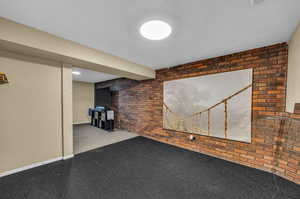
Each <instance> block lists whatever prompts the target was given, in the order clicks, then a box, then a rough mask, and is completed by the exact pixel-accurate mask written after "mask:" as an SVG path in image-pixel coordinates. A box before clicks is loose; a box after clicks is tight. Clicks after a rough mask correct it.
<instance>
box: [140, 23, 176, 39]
mask: <svg viewBox="0 0 300 199" xmlns="http://www.w3.org/2000/svg"><path fill="white" fill-rule="evenodd" d="M171 33H172V28H171V26H170V25H169V24H168V23H166V22H164V21H160V20H152V21H147V22H145V23H144V24H143V25H142V26H141V27H140V34H141V35H142V36H143V37H145V38H146V39H150V40H162V39H165V38H167V37H169V36H170V35H171Z"/></svg>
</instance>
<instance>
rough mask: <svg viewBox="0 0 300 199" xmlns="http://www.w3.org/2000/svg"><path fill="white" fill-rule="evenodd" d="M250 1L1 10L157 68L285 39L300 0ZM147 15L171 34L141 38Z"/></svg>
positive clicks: (12, 1)
mask: <svg viewBox="0 0 300 199" xmlns="http://www.w3.org/2000/svg"><path fill="white" fill-rule="evenodd" d="M252 1H253V0H185V1H184V0H89V1H74V0H51V1H50V0H49V1H41V0H26V1H24V0H1V1H0V15H1V16H2V17H5V18H8V19H11V20H14V21H16V22H19V23H23V24H26V25H29V26H32V27H35V28H38V29H40V30H43V31H47V32H49V33H52V34H55V35H58V36H60V37H63V38H66V39H70V40H72V41H75V42H79V43H81V44H84V45H87V46H90V47H93V48H96V49H99V50H102V51H104V52H108V53H111V54H113V55H116V56H119V57H122V58H125V59H128V60H130V61H133V62H136V63H139V64H143V65H146V66H150V67H152V68H155V69H158V68H164V67H169V66H174V65H178V64H183V63H187V62H191V61H196V60H200V59H204V58H210V57H216V56H220V55H225V54H230V53H233V52H238V51H242V50H247V49H251V48H256V47H262V46H266V45H271V44H274V43H279V42H286V41H288V40H289V38H290V37H291V34H292V32H293V31H294V29H295V27H296V25H297V24H298V22H299V20H300V11H299V10H300V0H264V1H263V2H262V3H259V4H257V5H254V6H253V5H252V3H251V2H252ZM255 1H257V2H260V1H261V0H259V1H258V0H255ZM149 19H161V20H165V21H167V22H169V23H170V24H171V26H172V29H173V33H172V35H171V36H170V37H169V38H167V39H165V40H162V41H150V40H146V39H144V38H143V37H142V36H140V35H139V26H140V25H141V23H143V22H144V21H146V20H149Z"/></svg>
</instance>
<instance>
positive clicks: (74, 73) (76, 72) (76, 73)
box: [72, 71, 81, 75]
mask: <svg viewBox="0 0 300 199" xmlns="http://www.w3.org/2000/svg"><path fill="white" fill-rule="evenodd" d="M72 74H73V75H80V74H81V73H80V72H79V71H72Z"/></svg>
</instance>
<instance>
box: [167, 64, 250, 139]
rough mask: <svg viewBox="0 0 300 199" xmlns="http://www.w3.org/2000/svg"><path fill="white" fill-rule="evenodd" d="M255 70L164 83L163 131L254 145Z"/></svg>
mask: <svg viewBox="0 0 300 199" xmlns="http://www.w3.org/2000/svg"><path fill="white" fill-rule="evenodd" d="M251 106H252V69H246V70H239V71H232V72H225V73H217V74H211V75H205V76H198V77H193V78H185V79H179V80H172V81H166V82H164V102H163V127H164V128H165V129H169V130H175V131H182V132H187V133H193V134H200V135H206V136H212V137H218V138H224V139H230V140H236V141H242V142H251V118H252V111H251Z"/></svg>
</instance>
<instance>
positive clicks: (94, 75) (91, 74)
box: [72, 67, 119, 83]
mask: <svg viewBox="0 0 300 199" xmlns="http://www.w3.org/2000/svg"><path fill="white" fill-rule="evenodd" d="M72 71H76V72H80V75H74V74H73V80H74V81H80V82H89V83H96V82H101V81H106V80H110V79H116V78H119V77H118V76H115V75H109V74H104V73H99V72H96V71H92V70H86V69H82V68H76V67H73V68H72Z"/></svg>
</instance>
